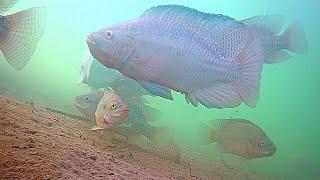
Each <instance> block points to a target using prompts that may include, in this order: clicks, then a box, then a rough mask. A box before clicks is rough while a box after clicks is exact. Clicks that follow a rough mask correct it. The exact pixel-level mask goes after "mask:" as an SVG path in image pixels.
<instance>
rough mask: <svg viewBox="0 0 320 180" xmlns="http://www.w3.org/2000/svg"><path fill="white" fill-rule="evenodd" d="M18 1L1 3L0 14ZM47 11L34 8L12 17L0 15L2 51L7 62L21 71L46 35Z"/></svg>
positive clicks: (4, 0) (3, 1)
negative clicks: (44, 34)
mask: <svg viewBox="0 0 320 180" xmlns="http://www.w3.org/2000/svg"><path fill="white" fill-rule="evenodd" d="M16 2H17V0H15V1H13V0H2V1H0V13H1V14H2V13H3V12H5V11H7V10H8V9H10V8H11V7H12V6H13V5H14V4H15V3H16ZM45 25H46V9H45V8H44V7H34V8H30V9H26V10H23V11H20V12H17V13H14V14H11V15H6V16H4V15H0V50H1V52H2V54H3V55H4V57H5V59H6V60H7V62H8V63H9V64H10V65H11V66H12V67H13V68H15V69H17V70H21V69H23V67H24V66H25V65H26V64H27V63H28V61H29V60H30V59H31V57H32V55H33V53H34V52H35V50H36V47H37V43H38V42H39V40H40V38H41V37H42V35H43V33H44V29H45Z"/></svg>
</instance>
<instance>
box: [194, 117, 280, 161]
mask: <svg viewBox="0 0 320 180" xmlns="http://www.w3.org/2000/svg"><path fill="white" fill-rule="evenodd" d="M210 124H218V127H217V128H216V129H213V128H212V127H209V126H208V125H206V124H203V123H202V124H200V127H199V129H198V132H199V135H200V137H201V139H202V140H201V143H202V144H209V143H213V142H216V143H217V144H218V149H219V151H220V152H222V153H231V154H234V155H238V156H241V157H243V158H245V159H253V158H263V157H270V156H273V155H274V154H275V152H276V149H277V148H276V145H275V144H274V142H273V141H272V140H271V139H270V138H269V137H268V136H267V135H266V133H265V132H264V131H263V130H262V129H261V128H260V127H258V126H257V125H255V124H254V123H252V122H250V121H248V120H245V119H222V120H215V121H210Z"/></svg>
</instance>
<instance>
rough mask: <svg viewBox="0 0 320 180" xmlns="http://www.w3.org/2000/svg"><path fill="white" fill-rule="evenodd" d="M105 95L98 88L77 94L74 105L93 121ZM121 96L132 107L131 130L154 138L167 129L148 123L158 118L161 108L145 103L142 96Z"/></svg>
mask: <svg viewBox="0 0 320 180" xmlns="http://www.w3.org/2000/svg"><path fill="white" fill-rule="evenodd" d="M103 95H104V92H103V91H102V90H98V91H94V92H90V93H87V94H83V95H79V96H76V97H75V98H74V106H75V107H76V108H77V110H78V111H79V112H80V113H81V114H83V115H84V116H85V117H86V118H88V119H89V120H91V121H92V122H95V120H96V118H95V112H96V110H97V107H98V104H99V101H100V99H101V98H102V96H103ZM119 96H120V97H121V98H124V100H125V101H126V103H127V105H128V107H129V109H130V113H129V116H128V118H127V122H128V123H130V127H129V128H131V131H135V133H140V134H142V135H144V136H146V137H148V138H150V139H152V138H153V137H154V136H155V135H157V134H159V133H158V132H162V131H163V129H166V128H164V127H158V126H152V125H150V124H149V123H148V122H151V121H155V120H156V119H158V118H159V116H160V115H161V113H160V111H159V110H157V109H155V108H153V107H151V106H149V105H147V104H145V103H143V101H142V100H139V99H141V98H142V97H135V98H126V97H123V96H122V95H121V94H120V95H119ZM127 129H128V128H127ZM117 130H118V129H117ZM117 130H116V131H117ZM122 132H123V131H122ZM127 134H128V133H127ZM129 134H130V133H129ZM131 134H132V133H131Z"/></svg>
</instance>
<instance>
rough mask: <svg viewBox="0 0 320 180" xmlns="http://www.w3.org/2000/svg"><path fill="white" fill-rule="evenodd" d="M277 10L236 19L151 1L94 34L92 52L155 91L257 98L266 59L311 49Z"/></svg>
mask: <svg viewBox="0 0 320 180" xmlns="http://www.w3.org/2000/svg"><path fill="white" fill-rule="evenodd" d="M282 25H283V22H282V21H281V20H280V19H279V18H277V17H273V16H257V17H252V18H249V19H246V20H243V21H237V20H235V19H233V18H230V17H228V16H224V15H220V14H208V13H203V12H199V11H197V10H194V9H191V8H188V7H184V6H179V5H163V6H157V7H153V8H150V9H148V10H147V11H146V12H145V13H144V14H143V15H142V16H140V17H139V18H136V19H133V20H129V21H127V22H124V23H121V24H117V25H113V26H111V27H107V28H104V29H102V30H100V31H98V32H95V33H92V34H91V35H89V36H88V39H87V43H88V46H89V49H90V52H91V54H92V55H93V56H94V57H95V58H96V59H97V60H99V61H100V62H101V63H102V64H104V65H105V66H107V67H110V68H113V69H116V70H118V71H120V72H121V73H122V74H124V75H126V76H128V77H131V78H133V79H135V80H137V81H139V82H140V83H141V84H142V85H143V86H144V87H145V89H147V90H148V91H149V92H151V93H152V94H154V95H158V96H161V97H164V98H167V99H173V98H172V95H171V89H173V90H176V91H179V92H182V93H184V94H185V97H186V100H187V102H191V103H192V104H193V105H194V106H197V105H198V102H200V103H201V104H203V105H204V106H206V107H208V108H230V107H235V106H238V105H240V104H241V103H242V102H244V103H245V104H247V105H248V106H250V107H254V106H255V105H256V103H257V101H258V97H259V91H260V78H261V71H262V66H263V63H264V62H266V63H275V62H280V61H282V60H285V59H287V58H288V57H289V55H288V52H287V51H286V50H289V51H292V52H297V53H305V52H306V50H307V46H306V44H307V42H306V39H305V36H304V33H303V31H302V29H301V28H300V27H299V26H298V25H297V24H296V23H294V24H292V25H291V26H290V27H289V28H288V29H287V30H286V31H285V32H284V33H283V34H279V32H280V30H281V28H282Z"/></svg>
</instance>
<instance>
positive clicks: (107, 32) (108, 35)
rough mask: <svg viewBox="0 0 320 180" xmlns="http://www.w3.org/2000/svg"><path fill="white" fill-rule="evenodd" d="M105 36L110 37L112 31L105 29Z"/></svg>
mask: <svg viewBox="0 0 320 180" xmlns="http://www.w3.org/2000/svg"><path fill="white" fill-rule="evenodd" d="M104 34H105V36H106V38H108V39H110V38H112V31H109V30H107V31H106V32H105V33H104Z"/></svg>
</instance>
